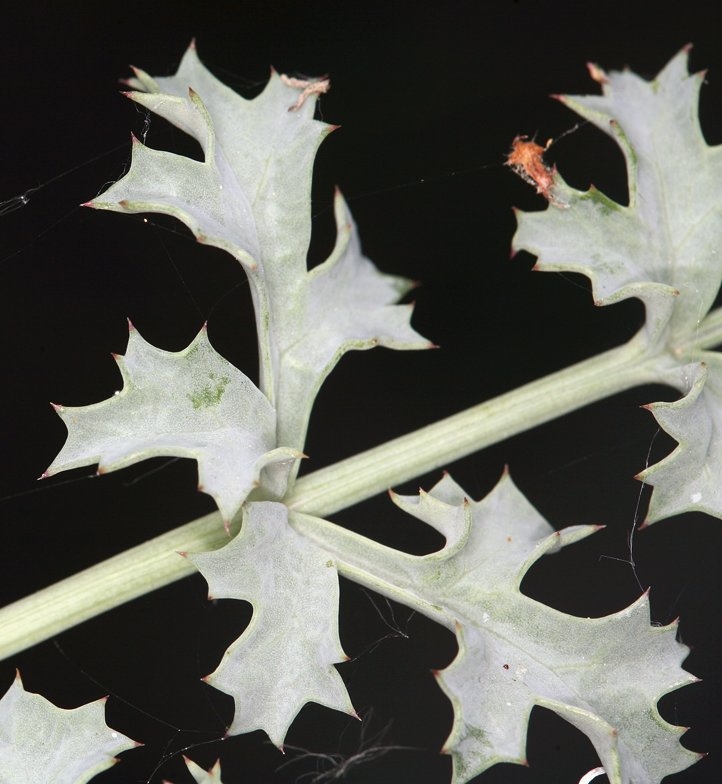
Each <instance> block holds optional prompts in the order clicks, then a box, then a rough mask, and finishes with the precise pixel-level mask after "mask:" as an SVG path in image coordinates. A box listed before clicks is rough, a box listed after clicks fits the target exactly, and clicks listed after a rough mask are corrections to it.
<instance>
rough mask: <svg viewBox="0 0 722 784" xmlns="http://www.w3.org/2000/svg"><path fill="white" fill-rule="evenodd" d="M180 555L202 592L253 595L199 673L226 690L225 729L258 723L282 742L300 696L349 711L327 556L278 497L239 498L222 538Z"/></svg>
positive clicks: (224, 595) (333, 581)
mask: <svg viewBox="0 0 722 784" xmlns="http://www.w3.org/2000/svg"><path fill="white" fill-rule="evenodd" d="M188 557H189V558H190V560H191V561H192V562H193V563H194V564H195V565H196V567H197V568H198V569H199V571H200V572H201V574H202V575H203V576H204V577H205V578H206V580H207V581H208V591H209V595H210V596H212V597H213V598H230V599H244V600H246V601H248V602H250V603H251V604H252V605H253V617H252V618H251V622H250V624H249V626H248V628H247V629H246V630H245V631H244V632H243V634H242V635H241V637H239V638H238V639H237V640H236V641H235V642H234V643H233V644H232V645H231V646H230V648H229V649H228V650H227V651H226V654H225V657H224V659H223V661H222V662H221V664H220V665H219V666H218V668H217V669H216V670H215V672H213V673H212V674H211V675H210V676H209V677H208V678H207V679H206V680H207V681H208V683H210V684H211V685H212V686H215V687H216V688H218V689H221V690H222V691H224V692H226V693H228V694H231V695H232V696H233V698H234V699H235V702H236V710H235V715H234V718H233V723H232V724H231V726H230V728H229V732H230V733H232V734H235V733H241V732H250V731H252V730H256V729H262V730H265V732H266V733H268V736H269V737H270V739H271V741H272V742H273V743H274V744H275V745H276V746H278V747H279V748H282V745H283V739H284V737H285V735H286V732H287V730H288V728H289V726H290V725H291V722H292V721H293V719H294V717H295V716H296V714H297V713H298V712H299V710H300V709H301V708H302V707H303V706H304V705H305V704H306V703H307V702H317V703H319V704H321V705H326V706H327V707H329V708H335V709H336V710H340V711H344V712H346V713H349V714H351V715H354V716H355V715H356V714H355V711H354V709H353V706H352V705H351V701H350V699H349V696H348V692H347V691H346V687H345V686H344V683H343V681H342V680H341V676H340V675H339V674H338V672H337V671H336V669H335V668H334V666H333V665H334V663H336V662H341V661H345V660H346V659H347V658H348V657H347V656H346V654H345V653H344V652H343V648H342V647H341V642H340V640H339V637H338V596H339V588H338V575H337V572H336V568H335V565H334V563H333V560H331V559H330V558H329V555H328V553H327V552H325V551H324V550H323V549H321V548H320V547H318V546H317V545H315V544H313V543H312V542H310V541H308V540H307V539H305V538H304V537H302V536H299V535H298V534H297V533H296V532H295V531H294V530H293V529H292V528H291V527H290V526H289V525H288V520H287V509H286V507H285V506H284V505H283V504H278V503H273V502H266V503H251V504H248V505H247V506H246V507H245V509H244V519H243V526H242V528H241V532H240V533H239V534H238V536H236V537H235V538H234V539H233V540H232V541H231V542H230V543H229V544H227V545H226V546H225V547H223V548H221V549H220V550H215V551H214V552H209V553H195V554H189V556H188Z"/></svg>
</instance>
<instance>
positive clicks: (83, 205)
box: [80, 201, 95, 209]
mask: <svg viewBox="0 0 722 784" xmlns="http://www.w3.org/2000/svg"><path fill="white" fill-rule="evenodd" d="M80 206H81V207H91V208H93V209H95V202H94V201H84V202H83V203H82V204H81V205H80Z"/></svg>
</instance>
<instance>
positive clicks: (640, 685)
mask: <svg viewBox="0 0 722 784" xmlns="http://www.w3.org/2000/svg"><path fill="white" fill-rule="evenodd" d="M468 499H469V496H468V495H467V494H466V493H465V492H464V490H463V489H462V488H461V487H460V486H459V485H457V484H456V483H455V482H454V481H453V480H452V479H451V478H450V477H449V476H445V477H444V479H442V480H441V482H439V483H438V484H437V485H436V486H435V487H434V488H433V489H432V490H431V491H430V492H428V493H421V494H420V495H419V496H394V500H395V501H396V503H397V504H398V505H399V506H400V507H401V508H402V509H404V510H405V511H407V512H409V513H410V514H412V515H413V516H414V517H416V518H418V519H419V520H422V521H423V522H425V523H427V524H428V525H431V526H433V527H434V528H436V529H437V530H439V531H440V532H441V533H443V534H444V536H445V537H447V543H446V545H445V547H444V548H443V549H442V550H440V551H438V552H436V553H432V554H430V555H426V556H413V555H408V554H406V553H400V552H398V551H396V550H392V549H391V548H388V547H385V546H383V545H380V544H378V543H377V542H373V541H371V540H361V539H360V538H359V537H355V538H354V535H350V534H349V533H348V532H346V531H344V530H343V529H340V528H338V527H337V526H333V525H332V524H330V523H326V524H325V525H324V524H323V521H319V520H315V519H314V521H313V524H312V525H309V524H307V523H305V522H304V520H306V521H310V518H308V517H307V516H305V515H300V514H299V513H291V516H290V519H291V522H292V524H293V526H294V528H296V529H297V530H299V531H300V532H302V533H304V534H306V535H308V534H309V532H311V531H312V530H314V529H315V530H316V531H317V535H318V538H319V539H322V540H323V541H324V542H325V543H326V547H327V549H328V551H329V552H330V553H331V554H332V555H335V556H336V557H337V559H338V560H339V563H340V561H341V558H340V555H339V553H344V558H343V560H344V563H345V566H344V573H348V574H349V575H354V574H363V573H366V574H368V573H369V572H371V568H370V566H368V564H373V574H374V575H378V578H380V579H382V580H385V581H387V583H388V584H391V585H393V586H394V591H395V594H394V598H397V599H398V600H399V601H402V602H403V601H404V598H405V597H413V598H412V600H411V603H412V605H413V606H414V607H417V608H423V607H424V606H426V607H428V608H429V609H428V614H429V615H430V617H432V618H434V619H435V620H437V621H439V622H441V623H444V624H445V625H446V626H448V627H450V628H452V629H455V630H456V635H457V640H458V644H459V652H458V655H457V656H456V658H455V659H454V661H453V662H452V663H451V665H450V666H449V667H447V668H446V669H445V670H443V671H441V672H440V673H438V680H439V683H440V685H441V687H442V689H443V690H444V692H445V693H446V694H447V695H448V697H449V699H450V700H451V702H452V705H453V708H454V725H453V728H452V731H451V734H450V736H449V739H448V740H447V743H446V746H445V751H446V752H448V753H449V754H451V755H452V758H453V770H454V782H456V784H463V782H468V781H470V780H471V779H472V778H474V776H477V775H479V774H480V773H481V772H483V771H485V770H487V769H488V768H489V767H491V766H492V765H494V764H496V763H498V762H516V763H524V762H525V746H526V732H527V724H528V720H529V714H530V712H531V710H532V708H533V707H534V706H535V705H539V706H542V707H545V708H548V709H550V710H553V711H555V712H556V713H558V714H559V715H560V716H562V718H564V719H566V720H567V721H569V722H570V723H572V724H573V725H574V726H576V727H578V728H579V729H580V730H581V731H582V732H584V733H585V734H586V735H587V736H588V737H589V739H590V740H591V742H592V743H593V744H594V747H595V749H596V750H597V753H598V754H599V758H600V760H601V762H602V764H603V766H604V768H605V770H606V772H607V776H608V778H609V781H610V784H659V781H660V779H661V778H662V777H664V776H666V775H668V774H671V773H675V772H676V771H679V770H682V769H683V768H686V767H688V766H689V765H691V764H692V763H693V762H694V761H696V760H697V759H698V755H697V754H694V753H693V752H691V751H688V750H687V749H685V748H684V747H682V745H681V744H680V743H679V737H680V735H681V734H682V733H683V732H684V729H683V728H681V727H675V726H673V725H671V724H668V723H667V722H666V721H664V720H663V719H662V717H661V716H660V714H659V712H658V710H657V707H656V705H657V701H658V700H659V698H660V697H661V696H662V695H663V694H665V693H666V692H667V691H670V690H672V689H675V688H678V687H679V686H682V685H684V684H687V683H690V682H692V681H694V680H696V679H695V678H694V677H693V676H692V675H690V674H689V673H687V672H685V671H684V670H682V668H681V666H680V664H681V662H682V661H683V659H684V658H685V657H686V656H687V653H688V648H687V647H686V646H684V645H682V644H680V643H678V642H677V641H676V639H675V636H676V623H673V624H670V625H669V626H664V627H656V626H651V625H650V619H649V602H648V598H647V595H646V594H645V595H643V596H642V597H640V598H639V599H638V600H637V601H636V602H635V603H634V604H632V605H631V606H630V607H627V608H626V609H624V610H621V611H619V612H617V613H614V614H613V615H609V616H606V617H603V618H577V617H574V616H571V615H567V614H565V613H562V612H559V611H558V610H555V609H553V608H551V607H547V606H546V605H543V604H541V603H539V602H537V601H534V600H533V599H530V598H529V597H527V596H525V595H524V594H522V593H521V591H520V590H519V586H520V584H521V581H522V579H523V578H524V575H525V574H526V572H527V571H528V569H529V568H530V567H531V566H532V564H534V563H535V562H536V561H537V560H538V559H539V558H541V556H542V555H545V554H548V553H553V552H554V551H556V550H558V549H559V548H560V547H562V546H564V545H566V544H570V543H572V542H575V541H578V540H579V539H582V538H584V537H586V536H588V535H589V534H591V533H594V532H595V531H596V530H598V526H572V527H569V528H565V529H563V530H561V531H554V529H553V528H552V527H551V526H550V525H549V524H548V523H547V522H546V521H545V520H544V519H543V518H542V517H541V516H540V515H539V513H538V512H537V511H536V510H535V509H534V508H533V507H532V506H531V505H530V504H529V502H528V501H527V500H526V499H525V498H524V496H523V495H522V494H521V493H520V492H519V490H517V488H516V487H515V486H514V484H513V482H512V481H511V479H510V478H509V476H508V475H506V474H505V475H504V477H503V478H502V479H501V481H500V482H499V484H498V485H497V486H496V487H495V488H494V490H493V491H492V492H491V493H490V494H489V495H488V496H487V497H486V498H484V499H483V500H481V501H478V502H473V501H469V500H468ZM319 529H320V530H319ZM336 542H337V543H338V546H337V547H335V546H334V543H336ZM365 584H366V585H368V586H369V587H371V588H373V587H374V586H373V579H368V580H367V581H366V583H365Z"/></svg>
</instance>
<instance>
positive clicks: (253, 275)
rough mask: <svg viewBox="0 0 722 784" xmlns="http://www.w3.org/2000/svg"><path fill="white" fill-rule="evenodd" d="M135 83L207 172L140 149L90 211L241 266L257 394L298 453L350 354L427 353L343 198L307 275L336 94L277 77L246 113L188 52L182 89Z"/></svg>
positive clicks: (177, 81)
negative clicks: (330, 99)
mask: <svg viewBox="0 0 722 784" xmlns="http://www.w3.org/2000/svg"><path fill="white" fill-rule="evenodd" d="M135 73H136V76H135V78H133V79H130V80H129V84H130V86H131V87H134V88H135V90H136V91H135V92H132V93H130V97H131V98H132V99H133V100H134V101H136V102H138V103H140V104H141V105H142V106H144V107H145V108H147V109H149V110H150V111H153V112H155V113H156V114H158V115H160V116H162V117H164V118H165V119H167V120H168V121H169V122H171V123H173V124H174V125H176V126H177V127H179V128H180V129H182V130H183V131H185V132H186V133H188V134H190V135H191V136H193V137H194V138H195V139H196V140H197V141H198V142H199V144H200V145H201V148H202V150H203V153H204V160H203V161H202V162H199V161H195V160H191V159H190V158H186V157H183V156H179V155H174V154H171V153H168V152H162V151H158V150H152V149H150V148H148V147H146V146H145V145H144V144H142V143H141V142H139V141H137V140H136V141H135V142H134V145H133V159H132V164H131V167H130V170H129V171H128V173H127V174H126V175H125V176H124V177H123V178H122V179H120V180H119V181H118V182H116V183H114V184H113V185H112V186H111V187H110V188H108V190H107V191H105V192H104V193H103V194H101V196H99V197H98V198H96V199H95V200H94V201H92V202H89V206H92V207H96V208H99V209H108V210H116V211H122V212H163V213H166V214H169V215H173V216H174V217H176V218H177V219H178V220H181V221H183V222H184V223H185V224H186V225H187V226H188V227H189V228H190V229H191V230H192V231H193V233H194V234H195V235H196V237H197V238H198V240H199V241H201V242H203V243H206V244H209V245H214V246H216V247H219V248H222V249H224V250H226V251H227V252H228V253H230V254H231V255H232V256H233V257H234V258H236V259H237V260H238V261H239V262H240V263H241V264H242V265H243V266H244V268H245V270H246V273H247V274H248V276H249V281H250V283H251V290H252V294H253V298H254V304H255V307H256V324H257V326H258V333H259V344H260V375H261V379H260V383H259V386H260V388H261V389H262V390H263V392H264V394H266V395H267V396H268V398H269V400H270V401H271V403H272V404H273V405H274V407H275V408H276V410H277V423H278V424H277V428H278V433H277V442H278V443H279V444H285V445H288V446H291V447H294V448H296V449H302V448H303V442H304V439H305V432H306V427H307V423H308V418H309V416H310V411H311V406H312V403H313V399H314V397H315V394H316V392H317V391H318V388H319V387H320V385H321V383H322V382H323V380H324V378H325V377H326V375H327V374H328V373H329V372H330V370H331V369H332V367H333V366H334V365H335V363H336V362H337V361H338V359H339V358H340V357H341V356H342V355H343V354H344V353H345V352H346V351H348V350H349V349H365V348H370V347H372V346H375V345H383V346H388V347H391V348H398V349H401V348H404V349H419V348H428V347H429V346H430V345H431V344H430V343H429V342H428V341H427V340H425V339H424V338H422V337H421V336H420V335H419V334H418V333H417V332H415V331H414V330H413V329H412V328H411V326H410V323H409V322H410V318H411V310H412V308H411V306H410V305H398V306H397V305H394V303H395V302H397V301H398V299H399V298H400V297H402V296H403V295H404V294H405V293H406V292H407V291H408V290H409V289H410V288H411V285H412V284H411V282H410V281H408V280H406V279H404V278H401V277H396V276H391V275H384V274H382V273H381V272H379V271H378V270H377V269H376V267H375V266H374V265H373V264H372V263H371V261H370V260H369V259H368V258H366V257H365V256H364V255H363V254H362V252H361V248H360V245H359V242H358V239H357V237H356V232H355V227H354V225H353V222H352V221H351V219H350V217H349V215H348V210H347V208H346V206H345V203H344V202H343V199H342V198H341V196H340V194H337V195H336V199H335V213H336V222H337V227H338V238H337V242H336V246H335V248H334V251H333V252H332V254H331V256H330V258H329V259H328V260H327V261H326V262H325V263H324V264H322V265H320V266H319V267H317V268H315V269H314V270H312V271H310V272H309V271H308V270H307V263H306V254H307V251H308V246H309V241H310V238H311V175H312V169H313V161H314V157H315V155H316V151H317V149H318V146H319V145H320V143H321V142H322V141H323V139H324V138H325V137H326V136H327V135H328V133H329V132H330V131H332V130H333V126H330V125H327V124H326V123H323V122H319V121H317V120H314V119H313V112H314V106H315V101H316V93H317V92H320V91H325V89H327V87H328V81H327V80H323V79H322V80H315V81H314V80H311V81H309V82H302V83H301V86H299V84H298V83H297V80H292V79H287V78H285V77H282V76H279V75H278V74H277V73H275V72H273V73H272V74H271V78H270V79H269V81H268V84H267V85H266V87H265V89H264V90H263V92H262V93H261V94H260V95H259V96H258V97H256V98H255V99H253V100H246V99H244V98H242V97H241V96H239V95H237V94H236V93H234V92H233V91H232V90H230V89H229V88H228V87H226V86H225V85H224V84H222V83H221V82H220V81H218V80H217V79H216V78H215V77H214V76H213V75H212V74H211V73H210V72H209V71H208V70H207V69H206V68H205V67H204V66H203V64H202V63H201V62H200V60H199V59H198V56H197V54H196V51H195V46H193V45H191V47H190V48H189V49H188V51H187V52H186V54H185V56H184V57H183V60H182V62H181V65H180V67H179V69H178V72H177V73H176V74H174V75H173V76H170V77H163V78H157V79H156V78H153V77H151V76H149V75H148V74H146V73H144V72H142V71H139V70H136V71H135ZM303 85H306V86H305V87H304V86H303Z"/></svg>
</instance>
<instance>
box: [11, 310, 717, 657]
mask: <svg viewBox="0 0 722 784" xmlns="http://www.w3.org/2000/svg"><path fill="white" fill-rule="evenodd" d="M720 343H722V310H717V311H714V312H712V313H710V315H709V316H708V317H707V318H706V319H705V320H704V321H703V323H702V324H701V325H700V328H699V329H698V331H697V333H696V335H695V341H694V346H690V347H689V348H690V352H691V353H693V351H694V350H697V351H698V350H702V349H705V348H710V347H713V346H715V345H718V344H720ZM685 348H686V347H685ZM645 353H646V351H645V344H644V342H643V341H642V340H641V338H639V337H637V338H633V339H632V340H631V341H630V342H629V343H627V344H625V345H623V346H620V347H619V348H615V349H612V350H611V351H608V352H606V353H604V354H600V355H599V356H597V357H593V358H591V359H587V360H584V361H583V362H580V363H578V364H576V365H573V366H571V367H569V368H566V369H564V370H562V371H559V372H557V373H553V374H551V375H549V376H546V377H545V378H543V379H540V380H538V381H534V382H532V383H530V384H526V385H525V386H523V387H520V388H518V389H515V390H513V391H511V392H507V393H505V394H503V395H501V396H499V397H497V398H494V399H493V400H489V401H486V402H483V403H480V404H479V405H476V406H473V407H472V408H469V409H467V410H466V411H462V412H460V413H458V414H454V415H453V416H450V417H448V418H446V419H443V420H441V421H439V422H436V423H434V424H431V425H427V426H426V427H422V428H421V429H419V430H416V431H414V432H413V433H409V434H407V435H405V436H402V437H400V438H397V439H394V440H392V441H389V442H388V443H386V444H383V445H381V446H378V447H375V448H373V449H370V450H368V451H366V452H362V453H361V454H358V455H356V456H354V457H350V458H348V459H346V460H343V461H341V462H339V463H337V464H335V465H333V466H329V467H328V468H324V469H322V470H320V471H316V472H315V473H312V474H309V475H308V476H306V477H302V478H301V479H299V480H298V481H297V482H296V485H295V487H294V488H293V490H292V491H291V493H290V494H289V496H288V497H287V498H286V503H287V504H288V505H289V507H291V508H292V509H294V510H296V511H298V512H302V513H304V514H307V515H316V516H318V517H325V516H328V515H331V514H333V513H334V512H336V511H339V510H340V509H344V508H347V507H349V506H352V505H353V504H356V503H359V502H361V501H363V500H365V499H367V498H370V497H372V496H374V495H376V494H378V493H380V492H382V491H384V490H386V489H388V488H389V487H392V486H394V485H396V484H399V483H401V482H404V481H406V480H408V479H411V478H413V477H414V476H418V475H420V474H422V473H426V472H428V471H432V470H434V469H435V468H439V467H441V466H444V465H448V464H449V463H451V462H453V461H454V460H458V459H459V458H462V457H464V456H465V455H468V454H471V453H473V452H476V451H478V450H480V449H483V448H484V447H486V446H489V445H491V444H495V443H497V442H499V441H502V440H504V439H506V438H509V437H511V436H513V435H515V434H517V433H521V432H524V431H526V430H529V429H531V428H533V427H536V426H538V425H540V424H543V423H544V422H548V421H550V420H552V419H554V418H556V417H560V416H562V415H564V414H567V413H569V412H570V411H574V410H575V409H578V408H581V407H582V406H585V405H589V404H590V403H593V402H595V401H598V400H601V399H603V398H605V397H608V396H610V395H614V394H616V393H618V392H622V391H624V390H627V389H631V388H633V387H636V386H639V385H642V384H648V383H665V382H666V381H667V373H666V371H668V370H669V369H671V368H672V367H674V364H675V360H674V359H673V358H672V357H666V356H655V357H651V358H649V357H646V356H645ZM677 361H678V360H677ZM237 525H238V523H236V526H237ZM235 530H237V527H236V529H233V528H232V533H235ZM227 541H228V538H227V535H226V533H225V531H224V529H223V524H222V522H221V518H220V515H219V514H218V513H214V514H210V515H206V516H204V517H201V518H199V519H197V520H194V521H192V522H190V523H187V524H186V525H183V526H181V527H179V528H176V529H175V530H173V531H170V532H168V533H166V534H163V535H162V536H159V537H156V538H155V539H152V540H150V541H148V542H145V543H143V544H141V545H138V546H137V547H134V548H132V549H131V550H128V551H126V552H124V553H120V554H119V555H116V556H114V557H112V558H109V559H108V560H106V561H103V562H102V563H99V564H96V565H95V566H92V567H90V568H89V569H86V570H84V571H83V572H80V573H78V574H76V575H73V576H71V577H69V578H67V579H65V580H62V581H60V582H58V583H55V584H54V585H51V586H49V587H48V588H44V589H42V590H40V591H37V592H36V593H34V594H32V595H30V596H28V597H26V598H24V599H20V600H19V601H17V602H14V603H12V604H10V605H8V606H6V607H4V608H2V609H0V658H7V657H8V656H11V655H12V654H14V653H17V652H19V651H22V650H24V649H26V648H28V647H30V646H32V645H36V644H37V643H39V642H42V641H43V640H46V639H49V638H51V637H53V636H55V635H56V634H59V633H60V632H62V631H64V630H66V629H69V628H71V627H73V626H75V625H77V624H79V623H81V622H83V621H86V620H88V619H90V618H93V617H95V616H96V615H100V614H101V613H103V612H106V611H107V610H110V609H112V608H114V607H118V606H119V605H121V604H124V603H125V602H128V601H130V600H132V599H135V598H137V597H139V596H142V595H144V594H146V593H149V592H150V591H153V590H155V589H157V588H161V587H163V586H165V585H168V584H169V583H172V582H174V581H175V580H178V579H180V578H182V577H185V576H187V575H190V574H192V573H194V572H195V569H194V567H193V566H192V564H190V563H189V562H188V561H187V560H186V559H185V558H182V557H181V556H180V555H179V554H178V553H179V552H185V551H188V552H201V551H206V550H213V549H217V548H218V547H221V546H222V545H223V544H225V543H226V542H227ZM349 576H351V575H349ZM396 598H400V599H401V600H402V601H403V599H402V598H401V597H396ZM427 614H428V613H427Z"/></svg>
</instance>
